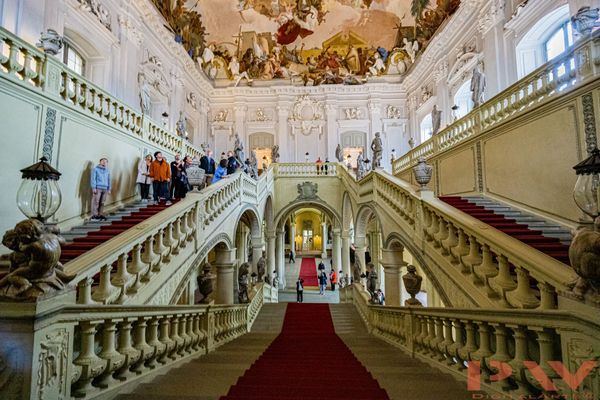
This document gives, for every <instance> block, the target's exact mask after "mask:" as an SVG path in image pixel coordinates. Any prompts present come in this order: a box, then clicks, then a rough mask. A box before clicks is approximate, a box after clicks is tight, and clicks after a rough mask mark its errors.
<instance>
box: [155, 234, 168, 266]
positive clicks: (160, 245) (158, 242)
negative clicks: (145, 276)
mask: <svg viewBox="0 0 600 400" xmlns="http://www.w3.org/2000/svg"><path fill="white" fill-rule="evenodd" d="M165 229H167V228H165ZM165 229H161V230H160V231H158V232H157V233H156V234H155V235H154V254H156V255H157V260H156V263H155V264H154V271H160V269H161V267H162V266H163V263H164V260H165V258H166V255H167V254H168V253H169V250H170V248H169V247H167V246H165V245H164V241H163V235H164V234H165Z"/></svg>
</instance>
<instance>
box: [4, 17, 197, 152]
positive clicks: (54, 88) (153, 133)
mask: <svg viewBox="0 0 600 400" xmlns="http://www.w3.org/2000/svg"><path fill="white" fill-rule="evenodd" d="M0 44H1V45H2V48H3V51H2V53H1V54H0V66H1V68H0V75H1V76H2V77H4V78H8V79H10V80H11V81H12V82H14V83H16V84H18V85H21V86H22V87H25V88H27V89H31V90H34V91H41V92H43V93H44V94H45V95H49V96H51V97H52V98H53V99H54V100H55V101H60V102H61V103H62V104H63V105H64V106H66V107H69V108H71V109H73V110H75V111H77V112H80V113H84V114H86V115H87V116H91V117H93V118H95V119H98V120H100V121H102V122H103V123H105V124H108V125H110V126H113V127H114V128H116V129H118V130H119V131H122V132H124V133H125V134H127V135H133V136H134V137H136V138H139V139H143V140H145V141H147V142H149V143H151V144H152V145H154V146H156V147H157V148H159V149H163V150H166V151H168V152H169V153H181V154H187V155H190V156H192V157H193V156H200V155H201V154H202V150H201V149H200V148H199V147H197V146H194V145H193V144H191V143H189V142H188V141H186V140H184V139H183V138H181V137H179V136H177V135H176V134H174V133H172V132H169V131H167V130H165V129H164V128H163V127H162V124H158V123H156V122H155V121H152V120H151V119H150V118H149V117H148V116H147V115H143V114H142V113H141V112H140V111H137V110H136V109H134V108H133V107H131V106H129V105H127V104H125V103H124V102H122V101H121V100H118V99H117V98H116V97H115V96H113V95H111V94H109V93H108V92H106V91H105V90H103V89H101V88H100V87H98V86H96V85H94V84H93V83H91V82H90V81H89V80H87V79H86V78H84V77H83V76H81V75H79V74H77V73H75V72H74V71H72V70H71V69H69V68H68V67H67V66H66V65H65V64H63V63H61V62H60V61H59V60H58V59H57V58H55V57H52V56H49V55H46V54H45V53H43V52H42V51H40V50H39V49H37V48H36V47H34V46H32V45H31V44H29V43H27V42H26V41H24V40H22V39H20V38H19V37H17V36H15V35H13V34H12V33H11V32H9V31H8V30H6V29H4V28H2V27H0Z"/></svg>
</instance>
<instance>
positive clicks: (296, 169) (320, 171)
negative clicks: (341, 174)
mask: <svg viewBox="0 0 600 400" xmlns="http://www.w3.org/2000/svg"><path fill="white" fill-rule="evenodd" d="M274 165H275V176H277V177H309V176H320V175H322V176H329V177H334V176H336V175H337V170H338V168H340V165H341V164H338V163H332V162H326V163H320V164H317V163H315V162H305V163H299V162H297V163H276V164H274Z"/></svg>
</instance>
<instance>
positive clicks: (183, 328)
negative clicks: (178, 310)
mask: <svg viewBox="0 0 600 400" xmlns="http://www.w3.org/2000/svg"><path fill="white" fill-rule="evenodd" d="M179 337H181V339H182V340H183V345H182V346H181V353H180V354H181V355H184V354H185V353H191V351H190V346H191V344H192V337H191V336H190V335H188V316H187V315H186V314H183V315H181V316H180V317H179Z"/></svg>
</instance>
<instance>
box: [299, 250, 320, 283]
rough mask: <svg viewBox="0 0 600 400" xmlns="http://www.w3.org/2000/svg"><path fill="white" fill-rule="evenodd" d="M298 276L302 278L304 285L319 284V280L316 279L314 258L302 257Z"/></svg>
mask: <svg viewBox="0 0 600 400" xmlns="http://www.w3.org/2000/svg"><path fill="white" fill-rule="evenodd" d="M300 278H301V279H304V286H316V287H318V286H319V281H318V280H317V263H316V261H315V259H314V258H312V257H302V264H300Z"/></svg>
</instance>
